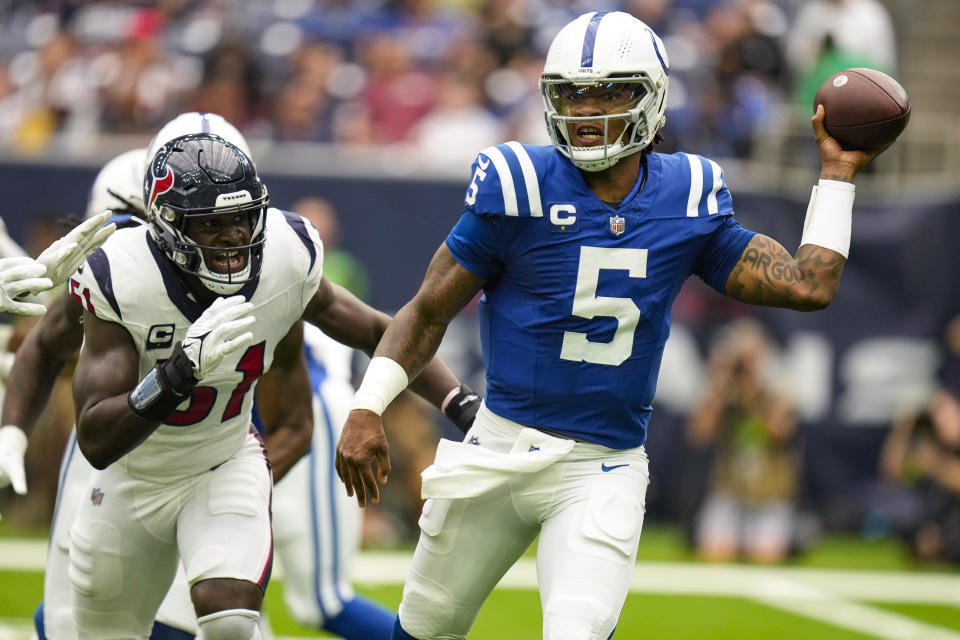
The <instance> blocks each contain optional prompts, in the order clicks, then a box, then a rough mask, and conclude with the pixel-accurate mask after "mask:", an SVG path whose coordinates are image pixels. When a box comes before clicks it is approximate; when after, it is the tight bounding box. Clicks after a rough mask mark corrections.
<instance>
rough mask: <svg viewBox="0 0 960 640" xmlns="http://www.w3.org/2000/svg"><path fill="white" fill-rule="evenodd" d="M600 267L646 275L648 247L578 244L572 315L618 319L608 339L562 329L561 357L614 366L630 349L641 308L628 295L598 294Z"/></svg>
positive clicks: (631, 350) (641, 276)
mask: <svg viewBox="0 0 960 640" xmlns="http://www.w3.org/2000/svg"><path fill="white" fill-rule="evenodd" d="M601 269H618V270H622V271H627V272H628V275H629V277H631V278H646V277H647V250H646V249H622V248H607V247H580V266H579V267H578V268H577V287H576V291H575V292H574V296H573V315H575V316H578V317H580V318H586V319H587V320H591V319H593V318H596V317H608V318H613V319H614V320H616V321H617V330H616V331H615V332H614V334H613V339H612V340H611V341H610V342H593V341H591V340H589V339H588V338H587V334H586V333H581V332H579V331H564V333H563V347H562V348H561V350H560V358H561V359H563V360H572V361H574V362H591V363H593V364H606V365H611V366H617V365H620V364H622V363H623V362H624V361H625V360H626V359H627V358H629V357H630V354H631V353H632V352H633V334H634V332H635V331H636V329H637V324H638V323H639V322H640V309H639V308H638V307H637V305H636V303H635V302H634V301H633V300H631V299H630V298H609V297H605V296H598V295H597V285H598V283H599V280H600V270H601Z"/></svg>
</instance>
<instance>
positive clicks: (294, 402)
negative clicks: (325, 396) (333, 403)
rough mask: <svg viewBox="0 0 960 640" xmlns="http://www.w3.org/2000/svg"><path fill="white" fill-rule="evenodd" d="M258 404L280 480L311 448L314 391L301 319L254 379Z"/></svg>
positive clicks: (274, 477) (273, 462)
mask: <svg viewBox="0 0 960 640" xmlns="http://www.w3.org/2000/svg"><path fill="white" fill-rule="evenodd" d="M257 408H258V410H259V412H260V420H261V422H262V423H263V436H264V441H265V442H266V445H267V451H269V452H270V468H271V470H272V471H273V481H274V482H279V481H280V479H281V478H283V476H285V475H286V473H287V472H288V471H289V470H290V468H291V467H293V465H294V464H295V463H296V462H297V460H299V459H300V458H302V457H303V456H304V455H306V454H307V452H308V451H310V441H311V437H312V435H313V393H312V388H311V386H310V373H309V371H308V370H307V358H306V356H305V355H304V352H303V323H302V322H297V323H296V324H294V325H293V327H291V328H290V331H288V332H287V335H286V336H284V338H283V340H281V341H280V343H279V344H278V345H277V348H276V349H275V350H274V352H273V364H272V365H271V366H270V370H269V371H267V372H266V373H265V374H263V377H262V378H260V381H259V382H258V383H257Z"/></svg>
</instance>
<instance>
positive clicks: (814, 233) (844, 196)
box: [800, 179, 856, 258]
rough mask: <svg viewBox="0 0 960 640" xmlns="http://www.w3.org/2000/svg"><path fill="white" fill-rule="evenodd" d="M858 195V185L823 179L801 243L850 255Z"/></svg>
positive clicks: (812, 200)
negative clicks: (855, 203)
mask: <svg viewBox="0 0 960 640" xmlns="http://www.w3.org/2000/svg"><path fill="white" fill-rule="evenodd" d="M855 195H856V187H855V186H854V185H853V184H852V183H850V182H840V181H838V180H823V179H821V180H820V182H819V183H818V184H817V186H815V187H814V188H813V192H812V193H811V194H810V204H809V205H807V217H806V219H805V220H804V221H803V235H802V236H801V237H800V246H803V245H805V244H815V245H817V246H819V247H824V248H826V249H830V250H831V251H836V252H837V253H839V254H840V255H842V256H843V257H844V258H846V257H847V256H848V255H849V254H850V228H851V226H852V224H853V198H854V196H855Z"/></svg>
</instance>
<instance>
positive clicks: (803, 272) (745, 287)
mask: <svg viewBox="0 0 960 640" xmlns="http://www.w3.org/2000/svg"><path fill="white" fill-rule="evenodd" d="M823 119H824V110H823V106H819V107H818V108H817V112H816V113H815V114H814V116H813V119H812V121H811V122H812V124H813V131H814V137H815V139H816V141H817V149H818V150H819V152H820V163H821V169H820V183H819V184H818V185H817V186H816V187H814V189H813V194H812V195H811V197H810V204H809V206H808V208H807V217H806V220H805V222H804V231H803V237H802V239H801V241H800V248H799V249H798V250H797V253H796V254H795V255H790V252H788V251H787V250H786V249H785V248H784V247H783V246H782V245H781V244H780V243H779V242H777V241H776V240H774V239H773V238H770V237H768V236H765V235H762V234H757V235H756V236H754V237H753V239H752V240H751V241H750V243H749V244H748V245H747V247H746V248H745V249H744V250H743V253H742V254H741V256H740V260H739V261H738V262H737V264H736V265H735V266H734V268H733V270H732V271H731V272H730V276H729V277H728V278H727V283H726V288H725V293H726V294H727V295H728V296H730V297H731V298H735V299H737V300H740V301H742V302H748V303H751V304H760V305H767V306H774V307H786V308H788V309H796V310H798V311H814V310H817V309H823V308H824V307H826V306H827V305H828V304H830V302H831V301H832V300H833V298H834V296H835V295H836V293H837V288H838V287H839V285H840V274H841V273H842V272H843V265H844V264H845V263H846V260H847V254H848V251H849V248H850V225H851V212H852V209H853V196H854V186H853V179H854V176H856V175H857V173H858V172H859V171H860V170H861V169H863V168H864V167H865V166H867V165H868V164H870V162H871V161H872V160H873V159H874V158H876V157H877V156H878V155H880V153H882V152H883V150H884V149H885V148H886V147H883V148H880V149H877V150H873V151H869V152H868V151H856V150H851V151H845V150H844V149H843V148H842V147H841V146H840V144H839V143H838V142H837V141H836V140H835V139H833V138H832V137H830V135H829V134H828V133H827V130H826V128H825V127H824V125H823ZM887 146H889V145H887Z"/></svg>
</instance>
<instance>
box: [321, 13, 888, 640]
mask: <svg viewBox="0 0 960 640" xmlns="http://www.w3.org/2000/svg"><path fill="white" fill-rule="evenodd" d="M668 78H669V61H668V58H667V52H666V50H665V49H664V46H663V42H662V41H661V40H660V38H659V37H657V35H656V34H655V33H654V32H653V31H652V30H651V29H650V28H649V27H648V26H647V25H645V24H644V23H643V22H641V21H640V20H637V19H636V18H634V17H633V16H630V15H629V14H626V13H621V12H612V13H606V12H591V13H587V14H584V15H582V16H580V17H578V18H577V19H575V20H573V21H572V22H570V23H569V24H567V25H566V26H564V27H563V29H561V30H560V32H559V33H558V34H557V36H556V37H555V38H554V40H553V43H552V44H551V46H550V49H549V52H548V54H547V60H546V63H545V66H544V71H543V74H542V76H541V79H540V86H541V90H542V93H543V98H544V104H545V113H546V122H547V125H548V130H549V132H550V135H551V137H552V142H553V144H552V145H547V146H533V145H524V144H520V143H518V142H508V143H506V144H501V145H497V146H495V147H490V148H487V149H484V150H483V151H481V152H480V153H479V155H478V157H477V159H476V161H475V163H474V167H473V176H472V179H471V181H470V184H469V186H468V188H467V191H466V195H465V198H464V207H463V212H462V215H461V218H460V221H459V222H458V223H457V225H456V226H455V227H454V228H453V230H452V231H451V232H450V234H449V235H448V237H447V240H446V242H445V243H444V244H443V245H441V247H440V248H439V249H438V250H437V252H436V254H435V255H434V258H433V260H432V261H431V264H430V266H429V267H428V270H427V273H426V276H425V278H424V281H423V284H422V286H421V288H420V291H419V292H418V293H417V295H416V296H415V297H414V299H413V300H412V301H411V302H409V303H408V304H407V305H406V306H404V307H403V308H402V309H401V310H400V312H398V313H397V315H396V317H395V318H394V319H393V321H392V322H391V323H390V327H389V328H388V329H387V332H386V334H385V335H384V336H383V339H382V340H381V342H380V346H379V347H378V348H377V350H376V352H375V354H374V358H373V359H372V360H371V363H370V365H369V368H368V369H367V372H366V375H365V376H364V379H363V382H362V384H361V386H360V388H359V389H358V391H357V394H356V397H355V399H354V403H353V408H352V410H351V412H350V416H349V418H348V421H347V423H346V424H345V425H344V429H343V434H342V436H341V439H340V443H339V445H338V447H337V471H338V472H339V474H340V477H341V478H342V479H343V480H344V482H345V484H346V488H347V491H348V492H350V493H356V495H357V497H358V499H359V502H360V504H365V503H366V502H367V501H368V500H369V501H376V500H377V498H378V495H379V493H378V492H379V490H378V486H377V481H378V480H380V481H382V480H383V476H382V474H381V475H380V477H379V478H378V475H377V473H376V472H377V470H378V469H384V468H389V460H388V459H387V453H386V452H387V444H386V439H385V437H384V435H383V429H382V426H381V424H380V419H379V414H380V413H381V412H382V410H383V408H384V407H385V406H386V405H387V404H388V403H389V402H390V401H391V400H392V399H393V397H394V396H395V394H396V393H397V391H398V390H399V389H403V387H404V386H405V384H406V381H407V379H408V378H414V377H415V376H416V375H417V373H418V372H419V371H420V367H421V365H422V364H423V363H425V362H427V361H428V360H429V358H430V357H431V356H432V355H433V354H434V353H435V352H436V349H437V347H438V345H439V343H440V340H441V338H442V336H443V334H444V331H445V330H446V327H447V323H448V322H449V321H450V319H451V318H453V317H454V316H455V315H456V314H457V313H458V312H459V311H460V309H461V308H463V306H464V305H466V304H467V303H468V302H469V301H470V300H472V299H473V298H474V296H475V295H476V294H477V293H478V292H480V291H481V290H482V291H483V294H484V295H483V297H482V298H481V300H480V304H479V309H480V326H481V331H482V334H481V340H482V342H483V347H484V349H483V351H484V364H485V365H486V375H487V390H486V398H485V400H484V404H483V406H482V407H481V409H480V411H479V413H478V414H477V419H476V421H475V422H474V425H473V427H472V428H471V429H470V431H469V432H468V433H467V434H466V439H465V441H464V442H463V443H455V442H451V441H448V440H444V441H441V444H440V447H439V448H438V452H437V456H436V461H435V463H434V464H433V465H432V466H431V467H429V468H428V469H427V470H425V471H424V473H423V491H422V493H423V497H425V498H429V500H428V501H427V502H426V504H425V505H424V508H423V514H422V517H421V519H420V528H421V535H420V540H419V542H418V544H417V550H416V552H415V554H414V559H413V563H412V565H411V567H410V571H409V573H408V576H407V581H406V584H405V586H404V593H403V601H402V603H401V605H400V611H399V618H398V623H397V626H396V628H395V631H394V638H395V639H397V640H409V639H410V638H415V639H418V640H435V639H436V640H439V639H441V638H442V639H444V640H451V639H454V638H465V637H466V635H467V632H468V631H469V629H470V627H471V625H472V624H473V621H474V619H475V618H476V615H477V612H478V611H479V609H480V607H481V606H482V604H483V602H484V601H485V600H486V598H487V596H488V595H489V593H490V592H491V590H492V589H493V588H494V587H495V586H496V584H497V582H498V581H499V580H500V578H501V577H502V576H503V574H504V573H505V572H506V571H507V570H508V569H509V567H510V566H511V565H512V564H513V563H514V562H515V561H516V559H517V558H518V557H520V555H521V554H522V553H523V552H524V551H525V550H526V549H527V547H528V546H529V545H530V544H531V543H532V542H533V541H534V539H536V538H537V536H539V541H538V549H537V573H538V580H539V585H540V594H541V602H542V607H543V637H544V638H545V639H546V640H607V639H608V638H610V637H611V635H612V634H613V631H614V628H615V626H616V624H617V619H618V618H619V615H620V610H621V608H622V607H623V603H624V600H625V598H626V594H627V589H628V586H629V584H630V580H631V578H632V576H633V567H634V559H635V557H636V550H637V544H638V541H639V537H640V529H641V526H642V524H643V514H644V504H645V494H646V489H647V484H648V474H647V457H646V453H645V451H644V448H643V444H644V441H645V438H646V430H647V424H648V422H649V417H650V412H651V404H652V400H653V394H654V390H655V388H656V380H657V374H658V370H659V366H660V359H661V356H662V353H663V347H664V344H665V342H666V339H667V336H668V335H669V326H670V306H671V305H672V303H673V300H674V298H675V297H676V295H677V293H678V292H679V290H680V288H681V286H682V284H683V282H684V281H685V280H686V278H687V277H689V276H690V275H697V276H699V277H700V278H702V279H703V280H705V281H706V282H707V283H708V284H710V285H711V286H713V287H714V288H715V289H716V290H717V291H719V292H721V293H723V294H725V295H727V296H729V297H731V298H735V299H737V300H741V301H743V302H748V303H753V304H763V305H771V306H780V307H786V308H791V309H797V310H807V311H809V310H815V309H820V308H823V307H825V306H826V305H827V304H829V303H830V301H831V300H832V299H833V297H834V295H835V293H836V291H837V286H838V282H839V277H840V273H841V271H842V269H843V265H844V262H845V260H846V256H847V252H848V249H849V244H850V230H851V215H852V213H851V212H852V207H853V193H854V186H853V184H852V181H853V178H854V176H855V175H856V173H857V172H858V171H859V170H860V169H862V168H863V167H864V166H866V165H867V164H868V163H869V162H870V161H871V160H872V159H873V158H874V157H875V156H876V155H877V154H878V153H879V150H878V151H875V152H871V153H866V152H861V151H844V150H843V149H842V148H841V147H840V145H839V144H838V143H837V142H836V140H834V139H833V138H831V137H830V136H829V135H828V134H827V132H826V130H825V128H824V125H823V118H824V111H823V108H822V106H821V107H820V108H819V109H818V110H817V113H816V115H815V116H814V117H813V129H814V135H815V138H816V142H817V145H818V149H819V152H820V159H821V173H820V182H819V184H818V186H817V187H816V189H815V192H814V195H813V197H812V198H811V202H810V206H809V208H808V213H807V219H806V223H805V226H804V232H803V236H802V240H801V246H800V248H799V249H798V250H797V252H796V255H791V254H790V253H789V252H788V251H787V250H786V249H784V248H783V247H782V246H781V245H780V244H779V243H778V242H776V241H775V240H773V239H771V238H769V237H766V236H763V235H761V234H755V233H753V232H751V231H748V230H746V229H743V228H742V227H740V225H739V224H737V223H736V222H735V221H734V220H733V206H732V200H731V197H730V193H729V191H728V190H727V188H726V186H725V185H724V181H723V173H722V171H721V169H720V167H719V165H717V163H716V162H713V161H711V160H708V159H706V158H703V157H700V156H696V155H692V154H685V153H677V154H672V155H666V154H660V153H656V152H655V151H654V150H653V144H654V143H655V142H656V141H657V135H658V132H659V130H660V127H661V126H662V125H663V123H664V111H665V108H666V95H667V84H668Z"/></svg>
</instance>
